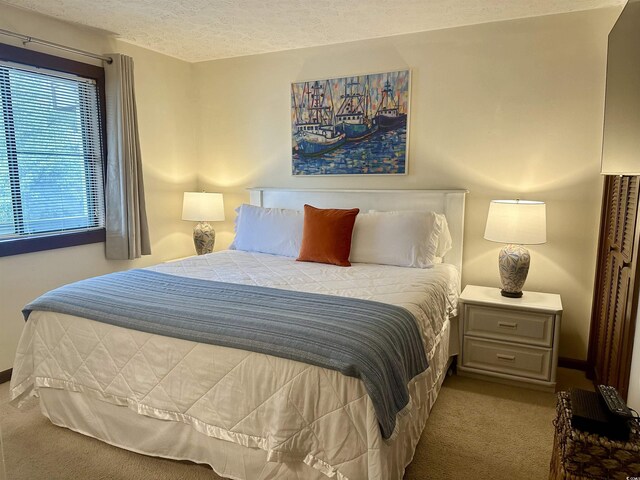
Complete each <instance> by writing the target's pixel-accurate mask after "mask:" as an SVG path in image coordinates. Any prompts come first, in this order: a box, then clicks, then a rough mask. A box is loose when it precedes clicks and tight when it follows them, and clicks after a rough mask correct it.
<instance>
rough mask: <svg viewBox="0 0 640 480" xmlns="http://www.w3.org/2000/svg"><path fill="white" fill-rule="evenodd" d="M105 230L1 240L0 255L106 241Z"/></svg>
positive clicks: (5, 255)
mask: <svg viewBox="0 0 640 480" xmlns="http://www.w3.org/2000/svg"><path fill="white" fill-rule="evenodd" d="M104 239H105V230H104V228H102V229H100V230H88V231H82V232H73V233H61V234H58V235H44V236H40V237H35V236H34V237H24V238H16V239H11V240H3V241H0V257H8V256H11V255H21V254H23V253H31V252H42V251H44V250H53V249H56V248H65V247H75V246H77V245H87V244H89V243H100V242H104Z"/></svg>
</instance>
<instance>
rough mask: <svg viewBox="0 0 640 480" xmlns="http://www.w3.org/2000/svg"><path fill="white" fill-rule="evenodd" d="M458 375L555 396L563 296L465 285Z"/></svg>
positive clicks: (462, 301)
mask: <svg viewBox="0 0 640 480" xmlns="http://www.w3.org/2000/svg"><path fill="white" fill-rule="evenodd" d="M459 312H460V349H461V355H460V357H459V360H458V368H457V370H458V373H459V374H460V375H463V376H471V377H478V378H482V379H485V380H491V381H496V382H500V383H509V384H516V385H519V386H526V387H530V388H535V389H538V390H549V391H554V390H555V386H556V368H557V364H558V342H559V339H560V338H559V337H560V321H561V318H562V301H561V299H560V295H555V294H550V293H538V292H524V294H523V296H522V297H521V298H507V297H503V296H502V295H501V294H500V289H498V288H490V287H478V286H475V285H467V287H466V288H465V289H464V291H463V292H462V294H461V295H460V304H459Z"/></svg>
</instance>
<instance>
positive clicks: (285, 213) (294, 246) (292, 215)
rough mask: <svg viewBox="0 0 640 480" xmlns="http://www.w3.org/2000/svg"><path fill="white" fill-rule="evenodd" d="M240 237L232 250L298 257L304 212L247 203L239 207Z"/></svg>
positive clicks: (237, 222)
mask: <svg viewBox="0 0 640 480" xmlns="http://www.w3.org/2000/svg"><path fill="white" fill-rule="evenodd" d="M236 212H237V213H238V216H237V217H236V238H235V240H234V241H233V243H232V244H231V246H230V247H229V248H230V249H231V250H243V251H245V252H260V253H270V254H272V255H282V256H284V257H297V256H298V253H299V252H300V246H301V245H302V227H303V225H304V212H301V211H298V210H288V209H284V208H263V207H256V206H254V205H247V204H243V205H241V206H240V207H238V208H237V209H236Z"/></svg>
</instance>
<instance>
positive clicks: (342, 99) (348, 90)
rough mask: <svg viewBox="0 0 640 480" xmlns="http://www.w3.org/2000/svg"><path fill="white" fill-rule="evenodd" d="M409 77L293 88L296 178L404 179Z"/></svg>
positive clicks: (323, 82)
mask: <svg viewBox="0 0 640 480" xmlns="http://www.w3.org/2000/svg"><path fill="white" fill-rule="evenodd" d="M409 92H410V72H409V70H402V71H396V72H387V73H376V74H369V75H359V76H350V77H342V78H334V79H328V80H314V81H308V82H299V83H293V84H292V85H291V125H292V173H293V175H365V174H366V175H376V174H377V175H390V174H395V175H404V174H406V173H407V130H408V125H407V118H408V111H409Z"/></svg>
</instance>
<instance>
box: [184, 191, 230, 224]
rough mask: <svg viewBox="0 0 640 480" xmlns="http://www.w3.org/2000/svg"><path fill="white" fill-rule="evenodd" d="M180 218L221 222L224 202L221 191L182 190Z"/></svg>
mask: <svg viewBox="0 0 640 480" xmlns="http://www.w3.org/2000/svg"><path fill="white" fill-rule="evenodd" d="M182 219H183V220H191V221H194V222H221V221H223V220H224V203H223V201H222V194H221V193H206V192H184V199H183V201H182Z"/></svg>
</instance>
